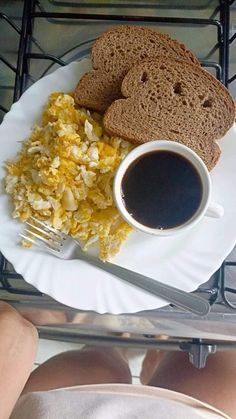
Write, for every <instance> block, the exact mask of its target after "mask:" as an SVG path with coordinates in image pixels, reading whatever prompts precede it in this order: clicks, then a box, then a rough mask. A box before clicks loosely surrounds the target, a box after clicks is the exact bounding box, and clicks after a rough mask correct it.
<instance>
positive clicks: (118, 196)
mask: <svg viewBox="0 0 236 419" xmlns="http://www.w3.org/2000/svg"><path fill="white" fill-rule="evenodd" d="M154 151H171V152H173V153H177V154H180V155H181V156H183V157H184V158H185V159H187V160H188V161H189V162H190V163H191V164H192V165H193V166H194V167H195V169H196V170H197V172H198V175H199V176H200V179H201V183H202V198H201V202H200V203H199V206H198V208H197V210H196V212H195V213H194V214H193V215H192V217H191V218H190V219H188V220H187V221H186V222H184V223H183V224H180V225H178V226H176V227H173V228H169V229H160V228H152V227H148V226H146V225H144V224H142V223H140V222H139V221H137V220H136V219H135V218H134V217H133V216H132V215H131V214H130V213H129V212H128V210H127V208H126V206H125V202H124V197H123V193H122V180H123V177H124V175H125V173H126V171H127V170H128V169H129V167H130V165H131V164H132V163H133V162H134V161H135V160H136V159H138V158H140V157H141V156H143V155H145V154H147V153H150V152H154ZM153 193H155V191H153ZM211 193H212V184H211V178H210V174H209V172H208V169H207V167H206V165H205V164H204V162H203V161H202V159H201V158H200V157H199V156H198V155H197V154H196V153H195V152H194V151H193V150H191V149H190V148H188V147H186V146H184V145H183V144H179V143H177V142H174V141H167V140H158V141H150V142H148V143H145V144H142V145H140V146H138V147H136V148H134V149H133V150H132V151H131V152H130V153H129V154H128V155H127V156H126V157H125V159H124V160H123V161H122V162H121V164H120V166H119V167H118V169H117V172H116V174H115V178H114V183H113V194H114V200H115V204H116V207H117V208H118V210H119V212H120V214H121V216H122V218H123V219H124V220H126V221H127V223H128V224H130V225H131V226H132V227H134V228H135V229H137V230H141V231H143V232H145V233H149V234H153V235H158V236H169V235H175V234H177V233H180V232H183V231H186V230H188V229H189V228H192V227H193V226H195V225H196V224H197V223H198V222H199V221H200V220H201V219H202V218H203V217H204V216H208V217H213V218H220V217H222V216H223V214H224V208H223V207H222V206H221V205H219V204H217V203H214V202H211Z"/></svg>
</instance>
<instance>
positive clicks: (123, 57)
mask: <svg viewBox="0 0 236 419" xmlns="http://www.w3.org/2000/svg"><path fill="white" fill-rule="evenodd" d="M156 56H164V57H172V58H178V59H181V60H183V61H186V62H190V63H194V64H196V65H199V62H198V60H197V58H196V57H195V56H194V55H193V53H192V52H190V51H189V50H188V49H187V48H186V47H185V46H184V45H183V44H181V43H179V42H178V41H176V40H174V39H172V38H171V37H170V36H169V35H166V34H164V33H160V32H157V31H155V30H152V29H149V28H146V27H141V26H128V25H123V26H122V25H121V26H116V27H113V28H112V29H110V30H108V31H106V32H105V33H103V34H102V35H101V36H100V37H99V38H98V39H97V40H96V42H95V43H94V45H93V48H92V66H93V70H92V71H90V72H89V73H86V74H85V75H84V76H83V77H82V78H81V80H80V81H79V83H78V85H77V87H76V89H75V101H76V102H77V103H78V105H80V106H84V107H86V108H89V109H93V110H96V111H98V112H104V111H105V110H106V109H107V108H108V106H109V105H110V104H111V103H112V102H113V101H114V100H116V99H118V98H120V97H121V83H122V80H123V78H124V76H125V75H126V74H127V72H128V71H129V69H130V68H131V67H132V66H133V65H134V64H136V63H138V62H140V61H141V60H143V59H145V58H150V57H156Z"/></svg>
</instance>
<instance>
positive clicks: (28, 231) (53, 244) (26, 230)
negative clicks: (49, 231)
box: [24, 228, 62, 251]
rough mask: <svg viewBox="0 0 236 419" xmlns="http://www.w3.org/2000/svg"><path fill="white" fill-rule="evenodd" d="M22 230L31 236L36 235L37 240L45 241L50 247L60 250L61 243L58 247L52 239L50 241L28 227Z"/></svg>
mask: <svg viewBox="0 0 236 419" xmlns="http://www.w3.org/2000/svg"><path fill="white" fill-rule="evenodd" d="M24 232H26V233H28V234H30V235H31V236H33V237H36V238H37V239H38V240H39V241H41V242H43V243H45V244H46V245H47V246H48V247H50V248H51V249H53V250H57V251H60V247H61V246H62V244H61V245H59V247H58V245H57V243H55V242H54V241H52V242H50V241H49V240H48V239H45V238H44V237H42V236H40V235H39V234H37V233H35V232H34V231H31V230H29V229H28V228H26V229H25V230H24Z"/></svg>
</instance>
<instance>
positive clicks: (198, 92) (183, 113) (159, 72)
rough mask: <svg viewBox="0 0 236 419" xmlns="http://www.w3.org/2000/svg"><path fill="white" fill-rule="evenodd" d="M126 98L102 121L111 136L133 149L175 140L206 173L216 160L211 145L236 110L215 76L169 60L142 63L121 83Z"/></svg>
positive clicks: (216, 148)
mask: <svg viewBox="0 0 236 419" xmlns="http://www.w3.org/2000/svg"><path fill="white" fill-rule="evenodd" d="M121 90H122V94H123V96H124V97H125V99H119V100H116V101H115V102H113V103H112V105H111V106H110V107H109V108H108V110H107V111H106V113H105V116H104V121H103V122H104V127H105V129H106V131H107V132H108V133H109V134H111V135H116V136H120V137H122V138H124V139H127V140H129V141H131V142H134V143H136V144H141V143H145V142H147V141H151V140H159V139H166V140H174V141H177V142H180V143H183V144H185V145H186V146H188V147H190V148H191V149H193V150H194V151H195V152H196V153H197V154H198V155H199V156H200V157H201V158H202V159H203V161H204V162H205V164H206V166H207V167H208V169H209V170H211V169H212V168H213V167H214V166H215V164H216V163H217V160H218V158H219V156H220V149H219V146H218V145H217V143H216V142H215V140H217V139H220V138H221V137H223V136H224V134H225V133H226V132H227V131H228V129H229V128H230V127H231V126H232V124H233V122H234V119H235V105H234V101H233V99H232V98H231V96H230V94H229V92H228V90H227V89H226V88H225V87H224V86H223V84H221V83H220V82H219V81H218V80H216V78H215V77H214V76H212V75H211V74H210V73H208V72H207V71H205V70H203V69H202V68H201V67H199V66H196V65H194V64H190V63H186V62H182V61H176V60H173V59H171V58H165V60H164V61H161V60H159V59H149V60H144V61H143V62H141V63H140V64H137V65H136V66H134V67H133V68H132V69H131V70H130V71H129V72H128V73H127V75H126V76H125V78H124V80H123V83H122V89H121Z"/></svg>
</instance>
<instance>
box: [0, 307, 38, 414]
mask: <svg viewBox="0 0 236 419" xmlns="http://www.w3.org/2000/svg"><path fill="white" fill-rule="evenodd" d="M37 338H38V335H37V330H36V329H35V327H34V326H33V325H32V324H31V323H29V322H28V321H27V320H25V319H23V317H21V316H20V315H19V314H18V312H17V311H16V310H15V309H14V308H13V307H11V306H10V305H8V304H6V303H4V302H3V301H0V419H8V418H9V416H10V414H11V412H12V410H13V407H14V405H15V403H16V401H17V399H18V397H19V396H20V394H21V392H22V389H23V388H24V385H25V383H26V381H27V379H28V377H29V375H30V372H31V370H32V367H33V362H34V359H35V354H36V349H37Z"/></svg>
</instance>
